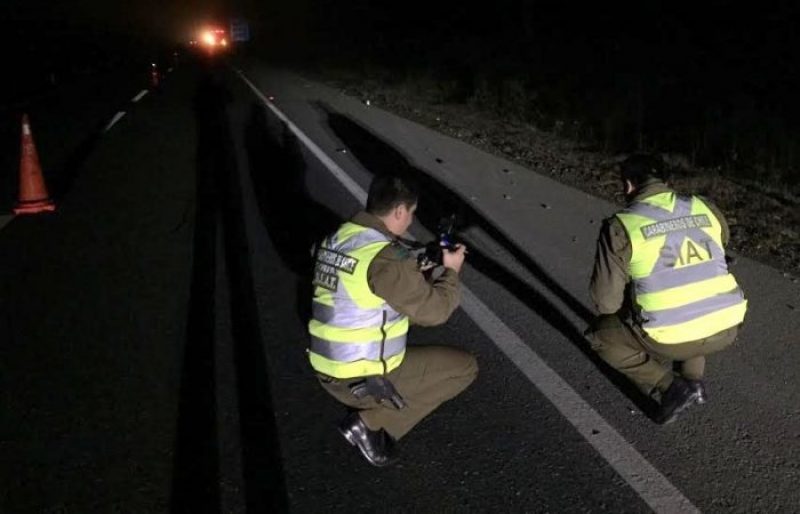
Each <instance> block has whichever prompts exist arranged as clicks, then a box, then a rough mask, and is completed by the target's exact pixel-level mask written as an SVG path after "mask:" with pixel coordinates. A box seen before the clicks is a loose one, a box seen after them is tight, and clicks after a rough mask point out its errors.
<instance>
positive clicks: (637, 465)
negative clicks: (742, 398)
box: [237, 70, 700, 514]
mask: <svg viewBox="0 0 800 514" xmlns="http://www.w3.org/2000/svg"><path fill="white" fill-rule="evenodd" d="M237 73H238V74H239V76H240V77H241V78H242V80H243V81H244V82H245V83H246V84H247V85H248V86H249V87H250V89H251V90H252V91H253V93H254V94H255V95H256V96H257V97H258V98H260V99H261V101H262V102H264V105H266V106H267V107H268V108H269V109H270V110H271V111H272V112H273V113H274V114H275V116H277V117H278V118H279V119H280V120H281V121H283V122H284V123H286V126H287V127H288V128H289V130H291V131H292V133H294V134H295V136H297V138H298V139H300V140H301V141H302V142H303V143H304V144H305V145H306V146H307V147H308V149H309V150H310V151H311V152H312V153H313V154H314V155H315V156H316V157H317V158H318V159H319V160H320V162H322V164H324V165H325V167H327V168H328V170H330V172H331V173H332V174H333V175H334V176H335V177H336V178H337V179H339V181H340V182H341V183H342V185H343V186H344V187H345V188H346V189H347V190H348V191H349V192H350V193H351V194H352V195H353V196H354V197H355V198H356V199H357V200H358V201H359V202H360V203H361V204H362V205H364V204H366V201H367V193H366V191H364V189H362V188H361V186H359V185H358V184H357V183H356V182H355V181H354V180H353V179H352V178H350V176H349V175H348V174H347V173H345V171H344V170H342V168H340V167H339V165H337V164H336V163H335V162H333V161H332V160H331V159H330V158H329V157H328V156H327V155H326V154H325V152H323V151H322V150H321V149H320V148H319V147H318V146H317V145H316V144H315V143H314V142H313V141H311V140H310V139H309V138H308V137H307V136H306V135H305V134H304V133H303V132H302V131H301V130H300V129H299V128H297V126H296V125H294V123H292V122H291V121H289V119H288V118H287V117H286V115H284V114H283V113H282V112H281V111H279V110H278V109H277V108H276V107H275V106H274V105H273V104H272V103H271V102H270V101H269V100H267V98H266V97H265V96H264V95H263V94H262V93H261V92H260V91H259V90H258V88H257V87H256V86H255V85H254V84H253V83H252V82H250V80H249V79H248V78H247V77H246V76H245V75H244V74H243V73H242V72H241V71H239V70H237ZM462 292H463V296H462V301H461V308H462V309H464V312H466V313H467V314H468V315H469V316H470V317H471V318H472V320H473V321H474V322H475V323H476V324H477V325H478V326H479V327H480V328H481V330H483V331H484V332H485V333H486V335H487V336H488V337H489V338H490V339H491V340H492V341H493V342H494V343H495V344H496V345H497V347H498V348H500V350H501V351H502V352H503V353H504V354H505V355H506V356H507V357H508V358H509V359H510V360H511V361H512V362H513V363H514V364H515V365H516V366H517V367H518V368H519V369H520V371H522V373H523V374H524V375H525V376H526V377H527V378H528V380H530V381H531V382H532V383H533V385H534V386H536V388H538V389H539V390H540V391H541V392H542V394H544V395H545V396H546V397H547V399H548V400H550V402H551V403H552V404H553V405H554V406H555V407H556V408H557V409H558V410H559V412H561V414H562V415H563V416H564V417H565V418H566V419H567V420H568V421H569V422H570V423H571V424H572V425H573V426H574V427H575V428H576V429H577V430H578V432H579V433H580V434H581V435H582V436H583V437H584V438H585V439H586V440H587V441H588V442H589V444H591V445H592V446H593V447H594V448H595V450H597V452H598V453H599V454H600V455H601V456H602V457H603V458H604V459H605V460H606V461H607V462H608V463H609V464H610V465H611V467H612V468H614V470H615V471H616V472H617V473H618V474H619V475H620V476H621V477H622V478H623V479H624V480H625V481H626V482H627V483H628V485H629V486H630V487H631V488H632V489H633V490H634V491H636V493H637V494H638V495H639V496H640V497H641V498H642V500H644V502H645V503H647V505H649V506H650V508H651V509H653V511H655V512H657V513H664V514H667V513H670V514H671V513H675V512H681V513H699V512H700V510H699V509H698V508H697V507H695V506H694V505H693V504H692V502H691V501H689V499H688V498H686V497H685V496H684V495H683V493H681V492H680V491H679V490H678V489H677V488H676V487H675V486H674V485H672V483H671V482H670V481H669V480H668V479H667V477H665V476H664V475H663V474H662V473H661V472H660V471H658V470H657V469H656V468H655V467H653V465H652V464H650V463H649V462H648V461H647V459H645V458H644V457H643V456H642V455H641V454H640V453H639V452H638V451H637V450H636V449H635V448H634V447H633V446H631V444H630V443H628V441H626V440H625V438H624V437H622V436H621V435H620V434H619V432H617V431H616V430H614V427H612V426H611V425H609V424H608V423H607V422H606V421H605V420H604V419H603V418H602V417H601V416H600V414H598V413H597V411H595V410H594V409H593V408H592V407H591V406H590V405H589V404H588V403H586V401H585V400H584V399H583V398H581V396H580V395H579V394H578V393H577V392H575V390H574V389H573V388H572V387H571V386H570V385H569V384H568V383H567V382H566V381H565V380H564V379H563V378H561V377H560V376H559V375H558V373H556V372H555V371H553V369H552V368H550V367H549V366H548V365H547V364H546V363H545V362H544V361H543V360H542V359H541V357H539V355H537V354H536V352H534V351H533V350H532V349H531V348H530V347H529V346H528V345H526V344H525V342H524V341H523V340H522V339H521V338H520V337H519V336H518V335H517V334H516V333H515V332H514V331H513V330H511V329H510V328H509V327H508V326H507V325H506V324H505V323H503V321H502V320H501V319H500V318H498V317H497V315H495V314H494V312H492V310H491V309H489V307H487V306H486V304H484V303H483V302H482V301H481V300H480V299H479V298H478V297H477V296H475V294H474V293H472V291H470V290H469V288H467V287H466V285H464V284H462Z"/></svg>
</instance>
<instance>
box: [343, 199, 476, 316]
mask: <svg viewBox="0 0 800 514" xmlns="http://www.w3.org/2000/svg"><path fill="white" fill-rule="evenodd" d="M350 221H351V222H352V223H356V224H357V225H361V226H363V227H369V228H373V229H375V230H378V231H379V232H381V233H382V234H385V235H386V236H388V237H390V238H391V239H392V240H393V241H395V242H394V243H392V244H390V245H389V246H387V247H386V248H384V249H383V250H381V251H380V253H378V255H376V256H375V258H374V259H373V260H372V262H371V263H370V265H369V268H368V269H367V282H368V284H369V288H370V290H371V291H372V292H373V293H375V294H376V295H377V296H379V297H381V298H383V299H384V300H386V302H387V303H388V304H389V305H391V306H392V308H393V309H394V310H396V311H397V312H399V313H401V314H404V315H406V316H408V319H409V321H411V323H414V324H416V325H424V326H432V325H440V324H442V323H444V322H445V321H447V320H448V318H450V315H451V314H452V313H453V311H454V310H456V307H458V304H459V302H460V301H461V291H460V286H459V283H460V282H459V279H458V273H456V272H455V271H453V270H451V269H445V270H444V272H443V273H442V274H441V275H440V276H439V277H438V278H436V279H434V280H432V281H431V282H428V281H427V280H426V279H425V276H424V275H423V274H422V272H421V271H420V270H419V268H418V267H417V260H416V258H415V257H414V256H413V255H412V254H411V253H410V252H409V251H408V249H406V248H405V247H404V246H402V245H401V244H399V243H398V242H396V240H397V238H396V236H394V235H393V234H392V233H391V232H389V230H388V229H387V228H386V225H384V224H383V222H382V221H381V220H380V219H379V218H377V217H376V216H374V215H372V214H369V213H368V212H365V211H362V212H359V213H358V214H356V215H355V216H353V218H352V219H351V220H350Z"/></svg>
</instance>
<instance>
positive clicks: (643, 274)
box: [617, 192, 747, 344]
mask: <svg viewBox="0 0 800 514" xmlns="http://www.w3.org/2000/svg"><path fill="white" fill-rule="evenodd" d="M617 217H618V218H619V219H620V221H621V222H622V225H623V227H624V228H625V231H626V232H627V234H628V237H629V238H630V241H631V249H632V256H631V262H630V264H629V270H628V271H629V274H630V277H631V281H632V283H633V294H634V298H635V305H636V317H637V321H638V322H639V323H640V324H641V327H642V329H643V330H644V331H645V333H647V334H648V335H649V336H650V337H651V338H652V339H653V340H655V341H657V342H659V343H666V344H670V343H684V342H689V341H696V340H698V339H703V338H705V337H709V336H711V335H714V334H716V333H718V332H721V331H723V330H725V329H727V328H730V327H733V326H735V325H738V324H739V323H741V322H742V321H743V320H744V316H745V312H746V310H747V300H745V298H744V294H743V293H742V290H741V289H740V288H739V286H738V284H737V283H736V279H735V278H734V277H733V275H731V274H730V273H728V266H727V263H726V261H725V250H724V248H723V244H722V227H721V225H720V222H719V220H718V219H717V218H716V216H715V215H714V214H713V212H712V211H711V209H709V207H708V206H707V205H706V204H705V203H704V202H703V201H702V200H701V199H700V198H698V197H695V196H692V197H683V196H679V195H677V194H676V193H674V192H666V193H659V194H656V195H653V196H649V197H647V198H644V199H643V200H641V201H638V202H636V203H634V204H632V205H631V206H629V207H628V208H627V209H625V210H623V211H621V212H620V213H618V214H617Z"/></svg>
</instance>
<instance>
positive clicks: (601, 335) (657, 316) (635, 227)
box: [587, 154, 747, 424]
mask: <svg viewBox="0 0 800 514" xmlns="http://www.w3.org/2000/svg"><path fill="white" fill-rule="evenodd" d="M663 174H664V172H663V161H662V160H661V158H660V157H657V156H653V155H645V154H638V155H633V156H631V157H629V158H628V159H627V160H626V161H625V162H623V163H622V176H621V179H622V186H623V188H624V191H625V194H626V198H627V200H628V206H627V207H626V208H625V209H624V210H622V211H621V212H618V213H617V214H616V215H615V216H612V217H611V218H609V219H607V220H606V221H605V223H604V224H603V227H602V229H601V231H600V237H599V238H598V242H597V254H596V257H595V265H594V272H593V274H592V281H591V286H590V289H591V295H592V299H593V300H594V304H595V307H596V308H597V310H598V312H599V314H600V315H599V316H598V317H597V319H596V320H595V322H594V323H593V325H592V326H591V327H590V328H589V330H587V336H588V337H589V339H590V341H591V343H592V348H593V349H594V350H595V351H596V352H597V353H598V354H599V355H600V357H602V358H603V360H605V361H606V362H607V363H608V364H610V365H611V366H612V367H613V368H615V369H617V370H618V371H620V372H621V373H623V374H625V375H626V376H627V377H628V378H629V379H630V380H631V381H633V382H634V383H635V384H636V385H637V386H638V387H639V389H640V390H641V391H642V392H644V393H645V394H647V395H651V396H653V397H654V398H660V409H659V411H658V412H657V413H656V416H655V421H656V422H658V423H662V424H663V423H670V422H672V421H674V420H675V419H676V417H677V416H678V414H680V412H681V411H683V410H684V409H686V408H687V407H689V406H691V405H692V404H695V403H697V404H702V403H705V402H706V401H707V399H708V395H707V393H706V387H705V384H704V382H703V376H704V373H705V364H706V355H709V354H712V353H715V352H718V351H720V350H722V349H724V348H726V347H727V346H728V345H730V344H731V343H732V342H733V341H734V340H735V339H736V336H737V333H738V329H739V325H740V324H741V323H742V321H743V319H744V316H745V311H746V310H747V301H746V300H745V298H744V294H743V293H742V290H741V289H740V288H739V286H738V284H737V283H736V279H735V278H734V277H733V275H732V274H730V273H729V272H728V266H727V261H726V258H725V246H726V245H727V243H728V225H727V223H726V221H725V217H724V216H723V215H722V212H720V211H719V209H717V207H715V206H714V205H713V204H712V203H711V202H709V201H708V200H706V199H704V198H701V197H699V196H683V195H679V194H677V193H676V192H675V191H673V190H672V189H670V188H669V187H668V186H667V185H666V184H665V182H664V180H663ZM673 361H674V362H677V363H679V370H678V371H677V372H674V371H673V366H672V362H673Z"/></svg>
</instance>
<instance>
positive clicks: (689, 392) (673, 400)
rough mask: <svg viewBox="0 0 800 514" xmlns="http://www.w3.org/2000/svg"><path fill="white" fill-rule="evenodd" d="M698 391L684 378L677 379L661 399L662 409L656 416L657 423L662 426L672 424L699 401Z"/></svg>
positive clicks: (673, 380)
mask: <svg viewBox="0 0 800 514" xmlns="http://www.w3.org/2000/svg"><path fill="white" fill-rule="evenodd" d="M698 396H699V393H698V390H697V389H695V388H694V387H692V386H691V385H690V384H689V381H687V380H686V379H684V378H681V377H675V378H674V379H672V384H670V386H669V388H668V389H667V390H666V391H664V394H663V396H662V397H661V408H660V409H659V410H658V413H657V414H656V422H657V423H659V424H661V425H666V424H667V423H672V422H673V421H675V419H677V417H678V414H680V413H681V412H682V411H683V410H684V409H686V407H688V406H689V405H691V404H693V403H694V402H696V401H697V398H698Z"/></svg>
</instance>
